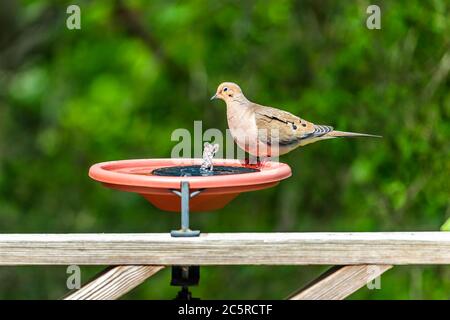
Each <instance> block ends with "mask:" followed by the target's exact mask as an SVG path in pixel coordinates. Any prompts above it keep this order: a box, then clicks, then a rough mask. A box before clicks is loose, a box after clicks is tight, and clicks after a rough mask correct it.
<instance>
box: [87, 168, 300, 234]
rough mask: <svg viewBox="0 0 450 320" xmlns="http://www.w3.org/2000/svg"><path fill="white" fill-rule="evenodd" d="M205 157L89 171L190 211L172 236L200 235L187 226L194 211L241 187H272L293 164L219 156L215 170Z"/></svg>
mask: <svg viewBox="0 0 450 320" xmlns="http://www.w3.org/2000/svg"><path fill="white" fill-rule="evenodd" d="M201 163H202V159H141V160H121V161H110V162H102V163H98V164H95V165H93V166H92V167H91V168H90V170H89V176H90V177H91V178H92V179H94V180H97V181H99V182H101V183H102V184H103V185H105V186H106V187H109V188H112V189H117V190H121V191H128V192H135V193H139V194H140V195H142V196H143V197H144V198H145V199H147V200H148V201H149V202H151V203H152V204H153V205H154V206H155V207H157V208H159V209H161V210H164V211H177V212H180V211H181V212H182V213H185V217H184V218H185V220H186V219H187V221H184V222H185V223H184V226H183V221H182V230H181V231H180V232H179V234H178V233H177V232H172V235H173V236H183V235H184V236H195V235H198V233H199V232H198V231H196V232H194V233H192V231H191V230H189V228H188V224H189V220H188V219H189V211H212V210H217V209H221V208H223V207H224V206H225V205H226V204H227V203H228V202H230V201H231V200H233V199H234V198H235V197H237V196H238V195H239V194H240V193H241V192H248V191H254V190H261V189H265V188H269V187H272V186H275V185H277V184H278V183H279V181H280V180H283V179H286V178H288V177H290V176H291V169H290V167H289V166H288V165H287V164H284V163H279V162H266V163H264V164H262V165H261V166H259V167H258V168H254V167H249V166H244V165H243V164H242V163H241V162H240V161H238V160H232V159H214V160H213V165H214V169H213V171H212V172H211V174H207V173H206V174H205V173H204V172H203V173H202V172H201V170H199V168H200V165H201ZM182 220H183V217H182ZM185 231H189V232H190V233H189V232H188V233H186V232H185Z"/></svg>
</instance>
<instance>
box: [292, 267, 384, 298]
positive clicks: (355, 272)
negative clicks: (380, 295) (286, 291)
mask: <svg viewBox="0 0 450 320" xmlns="http://www.w3.org/2000/svg"><path fill="white" fill-rule="evenodd" d="M390 268H392V266H391V265H353V266H338V267H333V268H331V269H330V270H328V271H327V272H326V273H324V274H323V275H321V276H320V277H319V278H317V279H316V280H314V281H313V282H311V283H310V284H308V285H307V286H306V287H305V288H303V289H301V290H300V291H298V292H296V293H295V294H293V295H291V297H289V300H343V299H345V298H347V297H348V296H349V295H351V294H352V293H354V292H355V291H357V290H358V289H360V288H361V287H363V286H365V285H366V284H367V283H369V282H370V281H372V280H374V279H375V278H377V277H378V276H380V275H381V274H383V273H384V272H386V271H387V270H389V269H390Z"/></svg>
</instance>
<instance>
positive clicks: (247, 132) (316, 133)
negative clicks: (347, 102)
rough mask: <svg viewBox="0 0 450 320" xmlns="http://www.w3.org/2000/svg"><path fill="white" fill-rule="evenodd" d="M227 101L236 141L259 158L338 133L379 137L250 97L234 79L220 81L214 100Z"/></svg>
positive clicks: (286, 151) (349, 135) (231, 129)
mask: <svg viewBox="0 0 450 320" xmlns="http://www.w3.org/2000/svg"><path fill="white" fill-rule="evenodd" d="M214 99H222V100H223V101H225V103H226V104H227V120H228V127H229V129H230V131H231V135H232V136H233V138H234V140H235V142H236V143H237V145H238V146H239V147H240V148H241V149H243V150H245V151H246V152H248V153H249V154H251V155H253V156H257V157H259V158H265V157H271V156H279V155H283V154H286V153H288V152H290V151H292V150H294V149H296V148H298V147H301V146H304V145H307V144H310V143H314V142H316V141H320V140H325V139H333V138H337V137H380V136H376V135H371V134H364V133H354V132H344V131H336V130H334V129H333V127H331V126H325V125H316V124H314V123H312V122H309V121H306V120H304V119H302V118H300V117H297V116H295V115H293V114H291V113H289V112H287V111H283V110H280V109H276V108H272V107H266V106H262V105H259V104H256V103H254V102H251V101H250V100H248V99H247V98H246V97H245V96H244V94H243V92H242V90H241V88H240V87H239V86H238V85H237V84H235V83H232V82H224V83H221V84H220V85H219V87H218V88H217V92H216V94H215V95H214V96H212V97H211V100H214Z"/></svg>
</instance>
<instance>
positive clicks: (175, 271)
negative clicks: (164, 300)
mask: <svg viewBox="0 0 450 320" xmlns="http://www.w3.org/2000/svg"><path fill="white" fill-rule="evenodd" d="M199 281H200V267H199V266H172V279H171V281H170V285H171V286H180V287H181V290H180V291H179V292H178V293H177V296H176V298H175V300H199V298H193V297H192V293H191V292H190V291H189V288H188V286H196V285H198V283H199Z"/></svg>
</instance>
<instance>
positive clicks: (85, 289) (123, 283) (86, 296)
mask: <svg viewBox="0 0 450 320" xmlns="http://www.w3.org/2000/svg"><path fill="white" fill-rule="evenodd" d="M162 269H164V267H163V266H134V265H131V266H114V267H110V268H107V269H106V270H104V271H103V272H102V273H100V274H99V275H97V276H96V277H95V278H94V279H93V280H91V281H89V282H88V283H87V284H85V285H84V286H82V287H81V288H80V289H78V290H75V291H72V292H69V294H67V295H66V296H65V297H63V299H64V300H116V299H119V298H120V297H121V296H123V295H124V294H126V293H128V292H129V291H131V290H132V289H134V288H136V287H137V286H138V285H140V284H141V283H142V282H144V281H145V280H146V279H148V278H149V277H151V276H153V275H154V274H155V273H157V272H158V271H160V270H162Z"/></svg>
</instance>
